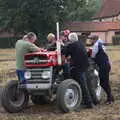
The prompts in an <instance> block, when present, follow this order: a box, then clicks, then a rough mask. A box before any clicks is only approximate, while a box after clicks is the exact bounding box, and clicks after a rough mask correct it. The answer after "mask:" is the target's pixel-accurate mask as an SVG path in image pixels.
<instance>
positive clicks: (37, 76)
mask: <svg viewBox="0 0 120 120" xmlns="http://www.w3.org/2000/svg"><path fill="white" fill-rule="evenodd" d="M26 71H29V72H31V79H27V83H51V82H52V67H49V68H37V69H27V70H26ZM45 71H47V72H50V77H49V78H46V79H44V78H43V77H42V74H43V72H45Z"/></svg>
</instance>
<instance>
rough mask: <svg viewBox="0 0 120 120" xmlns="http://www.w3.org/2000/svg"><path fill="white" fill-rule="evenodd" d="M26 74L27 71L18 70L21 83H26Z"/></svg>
mask: <svg viewBox="0 0 120 120" xmlns="http://www.w3.org/2000/svg"><path fill="white" fill-rule="evenodd" d="M24 73H25V70H16V74H17V76H18V80H19V81H20V83H25V82H26V80H25V78H24Z"/></svg>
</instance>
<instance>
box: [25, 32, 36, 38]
mask: <svg viewBox="0 0 120 120" xmlns="http://www.w3.org/2000/svg"><path fill="white" fill-rule="evenodd" d="M32 37H36V38H37V36H36V34H35V33H33V32H29V33H28V34H27V38H28V39H31V38H32Z"/></svg>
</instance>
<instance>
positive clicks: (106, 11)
mask: <svg viewBox="0 0 120 120" xmlns="http://www.w3.org/2000/svg"><path fill="white" fill-rule="evenodd" d="M65 27H66V28H67V29H70V30H71V31H74V32H77V33H78V34H81V33H83V32H84V33H85V32H87V33H88V32H89V33H90V34H98V35H99V36H100V38H101V39H102V40H103V41H104V42H105V43H112V37H113V36H115V35H118V34H120V0H102V5H101V8H100V9H99V10H98V12H97V13H96V14H95V16H94V17H93V21H92V22H70V23H67V24H66V26H65Z"/></svg>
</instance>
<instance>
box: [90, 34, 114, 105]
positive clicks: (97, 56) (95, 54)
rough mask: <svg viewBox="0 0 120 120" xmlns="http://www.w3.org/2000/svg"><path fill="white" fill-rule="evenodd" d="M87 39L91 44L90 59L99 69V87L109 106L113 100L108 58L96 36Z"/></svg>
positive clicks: (101, 42)
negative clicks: (103, 92)
mask: <svg viewBox="0 0 120 120" xmlns="http://www.w3.org/2000/svg"><path fill="white" fill-rule="evenodd" d="M89 38H91V40H92V43H93V49H92V56H91V57H92V58H93V59H94V60H95V62H96V64H97V65H98V67H99V77H100V85H101V86H102V88H103V89H104V91H105V92H106V94H107V101H106V102H107V104H111V103H112V102H113V101H114V98H113V95H112V93H111V87H110V84H109V72H110V69H111V66H110V62H109V58H108V55H107V54H106V52H105V50H104V45H103V41H102V40H100V39H99V38H98V36H97V35H92V36H90V37H89Z"/></svg>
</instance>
